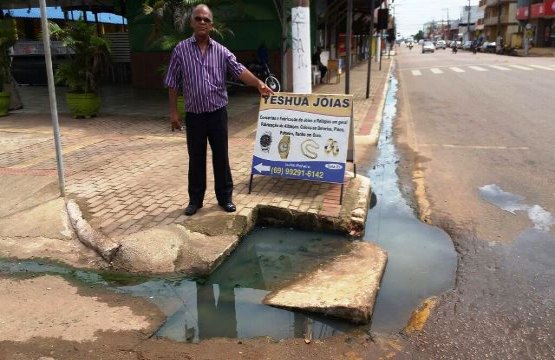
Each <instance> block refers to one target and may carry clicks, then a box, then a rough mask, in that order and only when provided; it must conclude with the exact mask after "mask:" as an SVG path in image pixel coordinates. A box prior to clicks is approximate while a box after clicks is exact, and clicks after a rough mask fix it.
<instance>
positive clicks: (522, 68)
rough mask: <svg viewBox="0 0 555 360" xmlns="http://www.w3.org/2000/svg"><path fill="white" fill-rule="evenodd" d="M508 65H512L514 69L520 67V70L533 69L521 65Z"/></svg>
mask: <svg viewBox="0 0 555 360" xmlns="http://www.w3.org/2000/svg"><path fill="white" fill-rule="evenodd" d="M509 66H510V67H514V68H515V69H520V70H528V71H532V70H534V69H530V68H529V67H526V66H521V65H509Z"/></svg>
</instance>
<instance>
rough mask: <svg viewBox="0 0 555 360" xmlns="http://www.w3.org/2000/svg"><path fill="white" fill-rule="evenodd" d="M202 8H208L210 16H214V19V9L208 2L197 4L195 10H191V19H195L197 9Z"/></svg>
mask: <svg viewBox="0 0 555 360" xmlns="http://www.w3.org/2000/svg"><path fill="white" fill-rule="evenodd" d="M201 8H202V9H205V10H207V11H208V13H210V17H211V18H212V20H214V15H213V14H212V10H210V8H209V7H208V5H206V4H198V5H197V6H195V7H194V8H193V11H192V12H191V20H194V19H195V14H196V12H197V10H200V9H201Z"/></svg>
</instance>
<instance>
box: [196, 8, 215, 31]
mask: <svg viewBox="0 0 555 360" xmlns="http://www.w3.org/2000/svg"><path fill="white" fill-rule="evenodd" d="M191 27H192V28H193V31H194V33H195V35H197V36H208V34H209V33H210V30H212V27H213V24H212V14H211V13H210V11H208V10H207V9H205V8H199V9H197V10H196V11H195V12H194V13H193V18H192V19H191Z"/></svg>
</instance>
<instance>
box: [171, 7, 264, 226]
mask: <svg viewBox="0 0 555 360" xmlns="http://www.w3.org/2000/svg"><path fill="white" fill-rule="evenodd" d="M191 27H192V28H193V36H191V37H190V38H188V39H186V40H183V41H181V42H180V43H179V44H178V45H177V46H176V48H175V49H174V51H173V53H172V55H171V59H170V64H169V67H168V72H167V74H166V77H165V84H166V86H167V87H168V88H169V102H170V120H171V123H172V127H180V126H181V124H180V121H179V117H178V114H177V96H178V89H183V97H184V100H185V110H186V115H187V116H186V119H185V129H186V135H187V151H188V153H189V175H188V180H189V185H188V192H189V204H188V205H187V207H186V208H185V211H184V213H185V215H187V216H191V215H194V214H195V213H196V212H197V210H198V209H200V208H201V207H202V206H203V201H204V194H205V192H206V151H207V143H210V148H211V149H212V166H213V170H214V181H215V185H214V190H215V192H216V198H217V200H218V204H219V205H220V206H221V207H222V208H223V209H224V210H225V211H227V212H234V211H235V210H236V208H235V204H234V203H233V201H232V193H233V180H232V177H231V169H230V166H229V156H228V134H227V109H226V106H227V102H228V99H227V91H226V83H225V81H226V74H227V72H229V73H231V74H232V75H233V76H234V77H236V78H238V79H240V80H241V81H242V82H244V83H245V84H247V85H250V86H253V87H256V88H257V89H258V91H259V92H260V94H261V95H262V96H268V95H271V94H273V92H272V90H271V89H269V88H268V87H267V86H266V85H265V84H264V83H263V82H262V81H260V80H259V79H258V78H257V77H255V76H254V75H253V74H252V73H251V72H250V71H248V70H247V69H246V68H245V67H244V66H243V65H242V64H240V63H239V62H237V59H236V57H235V55H233V54H232V53H231V52H230V51H229V50H228V49H227V48H226V47H224V46H223V45H221V44H219V43H218V42H216V41H215V40H214V39H212V38H211V37H210V31H211V30H212V28H213V16H212V11H211V10H210V8H209V7H208V6H207V5H204V4H200V5H197V6H195V8H194V9H193V12H192V15H191Z"/></svg>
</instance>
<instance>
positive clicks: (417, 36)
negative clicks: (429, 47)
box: [414, 30, 424, 41]
mask: <svg viewBox="0 0 555 360" xmlns="http://www.w3.org/2000/svg"><path fill="white" fill-rule="evenodd" d="M422 39H424V32H423V31H422V30H420V31H418V32H417V33H416V34H415V35H414V40H415V41H420V40H422Z"/></svg>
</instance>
